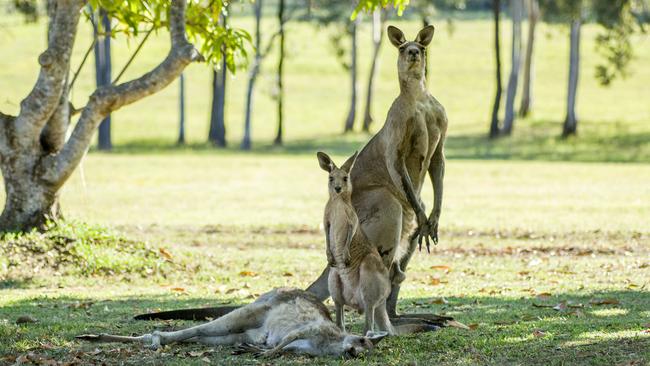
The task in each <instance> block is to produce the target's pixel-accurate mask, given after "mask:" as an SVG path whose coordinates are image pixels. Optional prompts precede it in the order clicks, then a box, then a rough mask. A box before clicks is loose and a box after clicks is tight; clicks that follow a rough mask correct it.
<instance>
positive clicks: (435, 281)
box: [429, 277, 440, 286]
mask: <svg viewBox="0 0 650 366" xmlns="http://www.w3.org/2000/svg"><path fill="white" fill-rule="evenodd" d="M439 284H440V279H439V278H435V277H432V278H431V279H430V280H429V285H431V286H437V285H439Z"/></svg>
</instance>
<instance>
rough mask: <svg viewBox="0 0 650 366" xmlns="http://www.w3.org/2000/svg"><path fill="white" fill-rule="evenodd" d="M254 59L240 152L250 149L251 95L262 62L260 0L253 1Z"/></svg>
mask: <svg viewBox="0 0 650 366" xmlns="http://www.w3.org/2000/svg"><path fill="white" fill-rule="evenodd" d="M254 6H255V59H254V60H253V65H252V67H251V70H250V72H249V74H248V89H247V90H246V113H245V118H244V137H243V139H242V142H241V148H242V150H250V149H251V116H252V114H253V93H254V92H255V81H256V80H257V74H259V71H260V63H261V62H262V50H261V49H260V48H261V47H260V44H261V38H262V37H261V30H260V23H261V21H262V0H256V1H255V4H254Z"/></svg>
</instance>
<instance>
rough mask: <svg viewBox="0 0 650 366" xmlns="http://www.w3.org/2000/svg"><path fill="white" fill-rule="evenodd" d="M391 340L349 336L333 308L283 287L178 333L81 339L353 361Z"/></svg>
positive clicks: (372, 335)
mask: <svg viewBox="0 0 650 366" xmlns="http://www.w3.org/2000/svg"><path fill="white" fill-rule="evenodd" d="M386 335H387V334H386V333H372V332H369V333H367V334H366V336H365V337H361V336H355V335H351V334H347V333H345V332H344V331H342V330H341V329H339V328H338V327H337V326H336V325H335V324H334V323H333V322H332V319H331V318H330V315H329V313H328V311H327V308H326V307H325V306H324V305H323V304H322V303H321V302H320V301H318V300H317V299H316V298H315V297H314V295H313V294H310V293H308V292H306V291H303V290H298V289H291V288H280V289H275V290H272V291H269V292H267V293H265V294H263V295H261V296H260V297H259V298H258V299H257V300H255V302H253V303H251V304H248V305H245V306H242V307H240V308H238V309H235V310H233V311H231V312H229V313H228V314H226V315H224V316H222V317H220V318H218V319H215V320H213V321H211V322H209V323H205V324H202V325H198V326H195V327H192V328H187V329H183V330H179V331H175V332H157V331H156V332H153V333H151V334H145V335H142V336H138V337H128V336H117V335H109V334H101V335H80V336H77V338H78V339H86V340H94V341H100V342H137V343H142V344H144V345H145V346H146V347H149V348H152V349H157V348H159V347H160V346H162V345H166V344H170V343H174V342H197V343H203V344H208V345H237V344H243V346H242V349H243V350H245V351H249V352H251V351H252V352H255V353H258V354H259V355H262V356H276V355H279V354H280V353H285V352H286V353H289V352H290V353H298V354H307V355H311V356H335V357H339V356H343V357H346V358H350V357H356V356H358V355H359V354H361V353H363V352H366V351H369V350H371V349H373V348H374V346H375V345H376V344H377V343H378V342H379V341H380V340H381V339H383V338H384V337H385V336H386Z"/></svg>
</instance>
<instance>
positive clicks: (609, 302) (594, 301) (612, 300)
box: [589, 297, 621, 305]
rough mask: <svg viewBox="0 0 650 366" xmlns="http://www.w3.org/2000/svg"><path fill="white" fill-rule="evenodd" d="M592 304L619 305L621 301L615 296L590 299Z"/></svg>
mask: <svg viewBox="0 0 650 366" xmlns="http://www.w3.org/2000/svg"><path fill="white" fill-rule="evenodd" d="M589 303H590V304H591V305H618V304H620V303H621V302H620V301H618V299H615V298H613V297H610V298H606V299H591V301H589Z"/></svg>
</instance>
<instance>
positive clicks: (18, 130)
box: [14, 0, 84, 145]
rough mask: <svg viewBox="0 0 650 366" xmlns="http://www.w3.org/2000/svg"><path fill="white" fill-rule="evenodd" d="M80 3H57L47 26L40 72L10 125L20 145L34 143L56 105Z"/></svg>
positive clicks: (68, 0) (73, 0) (69, 0)
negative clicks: (46, 42) (46, 45)
mask: <svg viewBox="0 0 650 366" xmlns="http://www.w3.org/2000/svg"><path fill="white" fill-rule="evenodd" d="M83 2H84V1H82V0H59V1H58V2H57V3H56V10H51V12H52V13H53V14H54V17H53V18H52V20H51V24H50V26H49V32H48V33H49V36H48V47H47V50H45V52H43V53H42V54H41V55H40V56H39V57H38V62H39V64H40V65H41V70H40V72H39V75H38V79H37V80H36V84H35V85H34V88H33V89H32V91H31V92H30V93H29V95H27V97H26V98H25V99H23V100H22V102H20V113H19V114H18V117H17V118H16V119H15V121H14V133H15V137H16V138H17V139H18V141H19V142H20V143H21V145H28V144H30V143H34V142H38V138H39V136H40V131H41V129H42V128H43V126H44V125H45V124H46V123H47V121H48V120H49V118H50V116H51V115H52V114H53V113H54V111H55V109H56V108H57V106H58V105H59V102H60V98H61V93H62V92H63V89H64V86H65V81H66V77H67V74H68V70H69V69H70V54H71V53H72V47H73V45H74V40H75V36H76V34H77V24H78V22H79V16H80V10H81V7H82V5H83Z"/></svg>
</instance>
